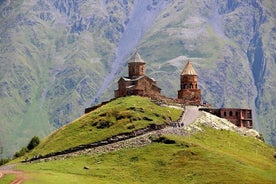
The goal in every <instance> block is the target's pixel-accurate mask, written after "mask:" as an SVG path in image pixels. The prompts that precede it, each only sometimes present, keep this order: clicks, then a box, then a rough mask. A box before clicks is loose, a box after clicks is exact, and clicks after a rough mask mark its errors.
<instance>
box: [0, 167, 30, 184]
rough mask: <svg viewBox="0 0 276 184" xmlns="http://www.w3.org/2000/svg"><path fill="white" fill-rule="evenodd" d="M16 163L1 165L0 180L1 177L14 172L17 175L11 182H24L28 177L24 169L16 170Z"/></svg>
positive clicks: (14, 183) (16, 183)
mask: <svg viewBox="0 0 276 184" xmlns="http://www.w3.org/2000/svg"><path fill="white" fill-rule="evenodd" d="M14 167H15V165H7V166H2V167H0V181H1V178H2V177H4V175H6V174H13V175H15V176H16V178H15V180H14V181H12V182H11V183H10V184H21V183H23V182H24V181H25V180H26V178H25V176H24V172H23V171H19V170H14Z"/></svg>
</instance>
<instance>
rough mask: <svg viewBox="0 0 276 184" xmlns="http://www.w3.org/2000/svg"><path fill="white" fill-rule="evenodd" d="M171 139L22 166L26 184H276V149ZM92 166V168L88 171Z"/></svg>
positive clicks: (208, 131)
mask: <svg viewBox="0 0 276 184" xmlns="http://www.w3.org/2000/svg"><path fill="white" fill-rule="evenodd" d="M203 129H204V131H203V132H197V133H194V134H192V135H191V136H186V137H185V136H176V135H166V138H167V139H170V140H174V141H175V143H174V144H164V143H151V144H149V145H146V146H144V147H141V148H125V149H121V150H118V151H114V152H109V153H102V154H94V155H93V154H92V155H82V156H79V157H75V158H69V159H65V160H55V161H50V162H42V163H32V164H26V165H25V164H22V165H19V166H18V169H23V170H24V171H26V172H27V178H29V180H28V182H27V183H30V184H31V183H64V181H66V183H76V182H78V183H273V182H275V181H276V176H275V172H276V165H275V163H276V160H275V158H274V157H273V154H274V151H275V150H274V149H273V148H271V147H270V146H268V145H266V144H265V143H263V142H261V141H260V140H257V139H254V138H250V137H244V136H241V135H239V134H237V133H235V132H231V131H226V130H215V129H212V128H207V127H204V128H203ZM84 166H88V167H89V169H88V170H85V169H83V168H84Z"/></svg>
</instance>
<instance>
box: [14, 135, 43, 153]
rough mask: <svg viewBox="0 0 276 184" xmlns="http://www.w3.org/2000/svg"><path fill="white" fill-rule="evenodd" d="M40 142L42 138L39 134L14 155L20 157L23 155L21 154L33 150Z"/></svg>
mask: <svg viewBox="0 0 276 184" xmlns="http://www.w3.org/2000/svg"><path fill="white" fill-rule="evenodd" d="M39 143H40V140H39V138H38V137H37V136H34V137H33V138H32V139H31V140H30V142H29V144H28V146H27V147H23V148H21V150H19V151H18V152H16V153H15V154H14V155H13V157H14V158H18V157H21V156H24V155H25V154H26V153H28V152H29V151H31V150H33V149H34V148H35V147H37V146H38V145H39Z"/></svg>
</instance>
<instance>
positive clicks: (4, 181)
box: [0, 174, 16, 184]
mask: <svg viewBox="0 0 276 184" xmlns="http://www.w3.org/2000/svg"><path fill="white" fill-rule="evenodd" d="M15 178H16V177H15V175H13V174H7V175H4V176H3V177H2V178H1V179H0V181H1V184H8V183H11V182H12V181H13V180H14V179H15Z"/></svg>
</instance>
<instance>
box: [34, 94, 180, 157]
mask: <svg viewBox="0 0 276 184" xmlns="http://www.w3.org/2000/svg"><path fill="white" fill-rule="evenodd" d="M181 113H182V110H179V109H175V108H169V107H160V106H158V105H156V104H154V103H153V102H151V101H150V99H147V98H143V97H140V96H130V97H123V98H119V99H116V100H114V101H111V102H109V103H108V104H106V105H103V106H101V107H99V108H98V109H96V110H94V111H92V112H90V113H88V114H85V115H83V116H82V117H80V118H78V119H77V120H75V121H73V122H71V123H69V124H67V125H65V126H63V127H62V128H60V129H59V130H57V131H55V132H54V133H52V134H51V135H50V136H48V137H47V138H46V139H45V140H44V141H43V142H42V143H41V144H39V146H38V147H36V148H35V149H34V150H33V151H32V153H31V155H35V156H37V155H45V154H49V153H52V152H57V151H63V150H66V149H69V148H72V147H76V146H79V145H84V144H89V143H93V142H98V141H102V140H106V139H107V138H111V137H112V136H116V135H118V134H123V133H129V132H133V131H135V130H140V129H143V128H145V127H147V126H149V125H165V124H168V123H170V122H175V121H177V120H178V118H179V117H180V115H181Z"/></svg>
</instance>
